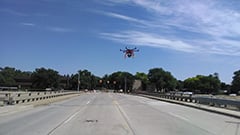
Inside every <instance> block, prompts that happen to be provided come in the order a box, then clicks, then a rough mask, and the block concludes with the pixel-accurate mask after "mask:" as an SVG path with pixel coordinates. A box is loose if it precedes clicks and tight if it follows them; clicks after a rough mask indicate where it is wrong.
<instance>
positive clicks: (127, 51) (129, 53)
mask: <svg viewBox="0 0 240 135" xmlns="http://www.w3.org/2000/svg"><path fill="white" fill-rule="evenodd" d="M120 51H122V52H123V53H125V54H124V58H126V57H128V58H131V57H132V58H133V57H134V52H139V49H137V48H136V47H135V48H133V49H129V48H127V47H125V49H124V50H122V49H120Z"/></svg>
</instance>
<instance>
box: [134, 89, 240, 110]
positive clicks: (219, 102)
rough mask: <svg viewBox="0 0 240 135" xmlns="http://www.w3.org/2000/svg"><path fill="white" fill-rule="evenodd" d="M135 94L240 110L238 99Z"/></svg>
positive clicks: (147, 93)
mask: <svg viewBox="0 0 240 135" xmlns="http://www.w3.org/2000/svg"><path fill="white" fill-rule="evenodd" d="M137 94H145V95H150V96H155V97H160V98H165V99H170V100H178V101H183V102H192V103H197V104H203V105H209V106H215V107H221V108H226V109H231V110H237V111H240V100H230V99H219V98H214V97H204V96H194V95H183V94H180V95H170V94H161V93H149V92H142V91H141V92H137Z"/></svg>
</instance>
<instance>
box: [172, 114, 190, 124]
mask: <svg viewBox="0 0 240 135" xmlns="http://www.w3.org/2000/svg"><path fill="white" fill-rule="evenodd" d="M168 114H170V115H172V116H174V117H176V118H179V119H181V120H185V121H188V122H190V120H189V119H187V118H185V117H183V116H180V115H177V114H174V113H171V112H170V113H168Z"/></svg>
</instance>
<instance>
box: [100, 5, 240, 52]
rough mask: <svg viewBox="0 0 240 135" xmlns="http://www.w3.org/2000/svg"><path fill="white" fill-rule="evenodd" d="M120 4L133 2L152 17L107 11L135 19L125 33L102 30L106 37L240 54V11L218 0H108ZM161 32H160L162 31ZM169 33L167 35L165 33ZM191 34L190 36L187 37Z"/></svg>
mask: <svg viewBox="0 0 240 135" xmlns="http://www.w3.org/2000/svg"><path fill="white" fill-rule="evenodd" d="M106 1H107V2H112V3H114V4H115V5H117V4H134V5H135V6H136V7H139V8H142V9H143V10H142V11H143V12H145V13H146V14H150V16H151V18H150V19H149V20H141V19H137V18H139V14H138V15H136V16H131V17H129V16H128V15H124V14H119V13H113V12H108V13H106V12H105V15H108V16H110V17H113V18H118V19H122V20H125V21H128V22H132V25H133V26H139V25H142V26H144V30H143V29H140V28H141V27H132V29H131V30H128V31H127V32H126V30H125V29H122V31H120V32H109V33H102V36H103V35H104V36H105V38H106V37H108V39H111V40H115V41H119V42H120V41H122V40H130V41H132V42H135V44H136V45H147V46H151V47H164V48H169V49H174V50H178V51H184V52H200V51H199V50H201V52H206V53H214V54H221V55H237V56H240V39H239V38H238V37H240V12H239V10H235V9H234V8H232V7H231V6H229V5H228V6H226V4H225V3H221V1H218V0H201V1H192V0H178V1H176V0H168V1H165V0H158V1H156V0H125V1H122V2H119V1H117V2H116V1H114V0H106ZM146 26H147V27H146ZM159 31H160V32H159ZM161 31H164V32H165V33H166V32H168V34H165V33H164V34H163V32H161ZM186 36H191V37H192V38H193V39H191V38H186ZM195 50H198V51H195Z"/></svg>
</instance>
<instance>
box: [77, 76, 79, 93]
mask: <svg viewBox="0 0 240 135" xmlns="http://www.w3.org/2000/svg"><path fill="white" fill-rule="evenodd" d="M79 85H80V73H79V72H78V88H77V90H78V92H79Z"/></svg>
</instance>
